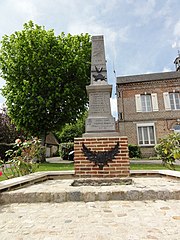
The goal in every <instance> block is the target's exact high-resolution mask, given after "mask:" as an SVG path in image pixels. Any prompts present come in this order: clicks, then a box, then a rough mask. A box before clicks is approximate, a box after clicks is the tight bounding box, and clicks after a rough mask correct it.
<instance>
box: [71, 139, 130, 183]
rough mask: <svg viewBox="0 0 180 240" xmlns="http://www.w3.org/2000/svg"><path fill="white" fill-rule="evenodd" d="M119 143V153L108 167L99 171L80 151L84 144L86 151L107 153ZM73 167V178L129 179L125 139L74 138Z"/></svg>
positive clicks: (126, 142)
mask: <svg viewBox="0 0 180 240" xmlns="http://www.w3.org/2000/svg"><path fill="white" fill-rule="evenodd" d="M117 143H119V151H118V153H117V154H116V155H115V157H114V159H112V161H111V162H108V165H109V166H104V168H103V169H102V170H101V169H100V168H99V167H98V166H94V163H93V162H90V161H89V160H88V159H87V157H86V156H85V155H84V153H83V151H82V145H83V144H84V145H85V146H86V147H87V148H88V149H90V150H91V151H95V152H104V151H109V150H111V149H112V148H114V146H115V145H116V144H117ZM74 152H75V155H74V167H75V176H76V177H79V178H119V177H129V174H130V163H129V156H128V141H127V137H93V138H75V141H74Z"/></svg>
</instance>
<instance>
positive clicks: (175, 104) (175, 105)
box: [169, 92, 180, 110]
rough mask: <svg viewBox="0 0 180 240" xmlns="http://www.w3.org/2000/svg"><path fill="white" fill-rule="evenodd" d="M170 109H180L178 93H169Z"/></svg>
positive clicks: (179, 95) (179, 94)
mask: <svg viewBox="0 0 180 240" xmlns="http://www.w3.org/2000/svg"><path fill="white" fill-rule="evenodd" d="M169 99H170V105H171V109H173V110H175V109H180V93H179V92H175V93H169Z"/></svg>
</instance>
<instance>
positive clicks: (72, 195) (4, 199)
mask: <svg viewBox="0 0 180 240" xmlns="http://www.w3.org/2000/svg"><path fill="white" fill-rule="evenodd" d="M131 176H133V177H134V179H135V178H136V179H137V178H139V177H144V178H145V176H148V177H149V176H150V177H155V176H156V177H157V176H159V177H161V178H162V177H168V178H169V177H171V178H173V179H175V181H179V180H180V173H179V172H174V171H169V170H163V171H162V170H159V171H157V170H155V171H153V170H152V171H141V170H139V171H131ZM73 178H74V171H63V172H61V171H57V172H52V171H51V172H37V173H34V174H30V175H27V176H23V177H19V178H14V179H11V180H6V181H3V182H1V183H0V190H1V193H0V203H1V204H10V203H39V202H44V203H45V202H46V203H47V202H53V203H61V202H71V201H73V202H77V201H84V202H92V201H109V200H127V201H142V200H170V199H175V200H180V189H179V188H177V187H176V188H173V189H171V188H169V189H168V188H162V187H159V188H156V187H154V188H152V187H147V188H144V187H142V188H141V187H138V188H137V187H134V188H133V187H131V188H128V187H127V186H123V187H121V186H116V187H112V186H109V187H69V186H70V184H71V183H72V181H73ZM54 179H63V180H62V181H61V180H60V181H61V182H63V181H64V183H65V182H66V183H65V185H64V187H63V188H60V189H55V190H51V188H50V187H49V189H48V188H47V189H46V191H45V190H41V187H38V185H34V184H35V183H40V182H44V181H46V180H54ZM65 179H66V180H65ZM173 181H174V180H173ZM176 184H177V183H176ZM178 184H179V182H178ZM27 185H33V186H34V187H35V188H36V190H28V188H22V187H23V186H27ZM14 189H18V190H14ZM8 190H12V191H8Z"/></svg>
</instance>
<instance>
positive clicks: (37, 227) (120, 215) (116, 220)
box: [0, 200, 180, 240]
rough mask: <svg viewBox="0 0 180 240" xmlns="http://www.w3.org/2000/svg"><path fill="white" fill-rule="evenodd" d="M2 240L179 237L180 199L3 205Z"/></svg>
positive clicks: (0, 210) (163, 239) (165, 239)
mask: <svg viewBox="0 0 180 240" xmlns="http://www.w3.org/2000/svg"><path fill="white" fill-rule="evenodd" d="M0 239H1V240H9V239H13V240H31V239H32V240H34V239H38V240H79V239H83V240H121V239H122V240H154V239H158V240H179V239H180V201H177V200H169V201H160V200H159V201H106V202H87V203H85V202H66V203H32V204H28V203H23V204H17V203H15V204H9V205H2V206H0Z"/></svg>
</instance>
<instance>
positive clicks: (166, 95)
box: [163, 92, 171, 111]
mask: <svg viewBox="0 0 180 240" xmlns="http://www.w3.org/2000/svg"><path fill="white" fill-rule="evenodd" d="M163 97H164V107H165V110H166V111H169V110H171V105H170V100H169V93H168V92H164V93H163Z"/></svg>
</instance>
